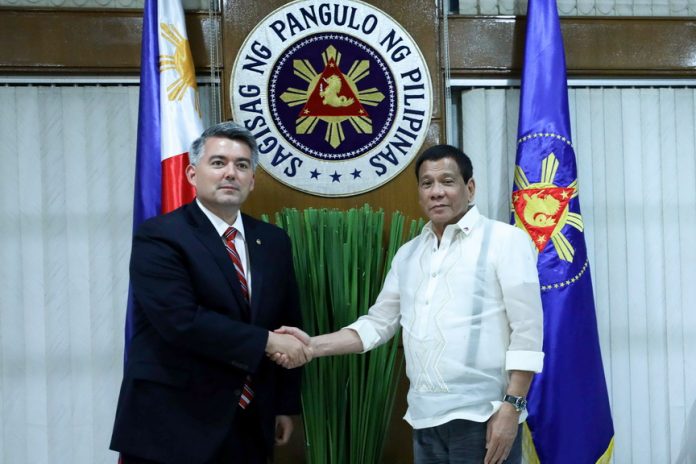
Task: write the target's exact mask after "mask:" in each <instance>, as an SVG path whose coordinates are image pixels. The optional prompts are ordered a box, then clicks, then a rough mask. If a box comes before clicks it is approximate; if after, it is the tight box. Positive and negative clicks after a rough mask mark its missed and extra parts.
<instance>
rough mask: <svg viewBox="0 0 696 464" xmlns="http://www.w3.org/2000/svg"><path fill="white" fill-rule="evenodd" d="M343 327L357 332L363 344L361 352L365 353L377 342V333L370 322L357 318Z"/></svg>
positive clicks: (378, 339)
mask: <svg viewBox="0 0 696 464" xmlns="http://www.w3.org/2000/svg"><path fill="white" fill-rule="evenodd" d="M344 329H352V330H354V331H355V332H356V333H357V334H358V337H360V341H361V342H362V345H363V350H362V351H361V353H366V352H368V351H370V350H371V349H372V348H374V347H375V346H377V345H378V344H379V341H380V338H379V334H378V333H377V331H376V330H375V329H374V327H372V324H370V323H369V322H367V321H361V320H360V319H358V320H357V321H355V322H353V323H352V324H350V325H347V326H345V327H344Z"/></svg>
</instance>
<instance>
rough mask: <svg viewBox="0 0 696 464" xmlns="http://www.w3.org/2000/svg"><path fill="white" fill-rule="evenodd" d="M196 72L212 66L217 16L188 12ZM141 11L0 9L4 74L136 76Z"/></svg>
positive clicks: (0, 53) (0, 55)
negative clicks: (212, 39) (211, 40)
mask: <svg viewBox="0 0 696 464" xmlns="http://www.w3.org/2000/svg"><path fill="white" fill-rule="evenodd" d="M186 27H187V30H188V35H189V40H190V42H191V49H192V50H191V52H192V53H193V55H194V56H195V57H196V58H197V61H196V65H197V66H196V69H197V70H199V71H201V72H203V71H205V70H207V69H209V68H210V49H211V44H210V41H209V38H210V37H211V33H213V34H212V37H215V36H216V34H217V30H219V17H218V18H213V20H212V21H211V18H210V17H209V16H208V14H207V13H204V12H187V13H186ZM141 34H142V10H130V9H81V8H79V9H53V10H50V9H0V43H2V47H0V73H2V74H51V73H56V74H100V75H119V74H121V75H123V74H139V72H140V42H141Z"/></svg>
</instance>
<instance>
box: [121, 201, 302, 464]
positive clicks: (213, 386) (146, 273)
mask: <svg viewBox="0 0 696 464" xmlns="http://www.w3.org/2000/svg"><path fill="white" fill-rule="evenodd" d="M242 220H243V222H244V231H245V239H246V242H247V247H248V250H249V260H250V262H251V276H252V277H251V287H252V301H251V311H250V313H251V321H248V320H245V316H244V312H243V310H242V309H243V308H242V305H244V304H246V302H245V300H244V297H243V296H242V293H241V288H240V285H239V280H238V279H237V276H236V273H235V270H234V266H233V264H232V261H231V260H230V258H229V256H228V254H227V251H226V250H225V247H224V244H223V242H222V239H221V238H220V236H219V235H218V234H217V232H216V231H215V228H214V227H213V225H212V224H211V223H210V221H209V220H208V218H207V217H206V216H205V215H204V213H203V212H202V211H201V209H200V208H199V207H198V205H197V204H196V202H195V201H194V202H192V203H189V204H187V205H184V206H183V207H181V208H179V209H177V210H176V211H173V212H171V213H169V214H166V215H163V216H158V217H156V218H153V219H150V220H148V221H146V222H145V223H143V224H142V226H141V227H140V228H139V230H138V231H137V233H136V234H135V236H134V238H133V249H132V252H131V264H130V273H131V285H132V291H133V296H134V300H135V307H134V312H133V317H134V326H135V329H134V335H133V339H132V341H131V344H130V347H129V350H128V355H127V363H126V366H125V372H124V378H123V383H122V385H121V393H120V396H119V401H118V408H117V411H116V420H115V425H114V431H113V436H112V439H111V448H112V449H113V450H116V451H120V452H122V453H125V454H129V455H134V456H138V457H142V458H147V459H152V460H156V461H161V462H165V463H172V464H177V463H182V464H195V463H200V462H205V461H207V460H209V459H210V458H211V456H212V455H213V454H214V453H215V452H216V450H217V449H218V448H219V447H220V445H221V443H222V442H223V440H224V438H225V436H226V434H227V433H228V431H229V429H230V424H231V422H232V419H233V416H234V414H235V413H236V412H237V411H238V406H237V403H238V401H239V397H240V395H241V389H242V386H243V384H244V380H245V378H246V376H247V374H251V376H252V379H253V380H252V381H253V390H254V400H253V401H254V402H255V403H256V405H255V407H257V408H258V411H259V416H260V419H261V425H260V427H259V433H260V434H262V436H263V439H264V442H265V443H266V445H267V447H268V449H269V454H270V451H271V450H272V446H273V433H274V423H275V416H276V415H278V414H287V415H289V414H299V412H300V409H301V408H300V371H299V369H293V370H290V371H288V370H285V369H282V368H280V367H278V366H276V365H275V364H273V363H272V362H271V361H269V360H268V359H267V358H266V357H265V355H264V352H265V347H266V342H267V339H268V331H269V330H273V329H276V328H278V327H280V326H281V325H284V324H285V325H298V324H300V323H301V320H300V311H299V303H298V293H297V284H296V282H295V273H294V270H293V265H292V255H291V247H290V240H289V238H288V236H287V234H286V233H285V232H284V231H283V230H281V229H279V228H278V227H275V226H273V225H270V224H266V223H263V222H261V221H257V220H255V219H253V218H251V217H249V216H246V215H242Z"/></svg>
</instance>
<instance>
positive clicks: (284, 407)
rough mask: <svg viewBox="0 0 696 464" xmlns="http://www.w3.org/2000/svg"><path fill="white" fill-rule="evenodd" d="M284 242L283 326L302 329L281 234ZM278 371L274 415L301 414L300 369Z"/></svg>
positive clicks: (289, 253) (288, 254) (292, 271)
mask: <svg viewBox="0 0 696 464" xmlns="http://www.w3.org/2000/svg"><path fill="white" fill-rule="evenodd" d="M283 235H284V237H285V241H286V243H287V244H286V246H285V247H284V249H285V250H286V252H285V253H284V256H285V259H284V260H283V262H284V263H286V266H287V268H288V272H287V276H288V280H287V282H286V297H285V301H286V304H287V311H286V313H285V314H284V316H283V319H284V321H283V325H287V326H291V327H300V328H302V313H301V310H300V296H299V289H298V286H297V279H296V276H295V269H294V266H293V259H292V248H291V244H290V238H289V237H288V236H287V235H286V234H283ZM275 368H276V369H277V370H278V375H277V376H276V379H277V384H276V395H275V398H276V404H275V414H276V415H295V414H300V413H301V412H302V404H301V400H300V388H301V380H302V368H297V369H284V368H282V367H280V366H275Z"/></svg>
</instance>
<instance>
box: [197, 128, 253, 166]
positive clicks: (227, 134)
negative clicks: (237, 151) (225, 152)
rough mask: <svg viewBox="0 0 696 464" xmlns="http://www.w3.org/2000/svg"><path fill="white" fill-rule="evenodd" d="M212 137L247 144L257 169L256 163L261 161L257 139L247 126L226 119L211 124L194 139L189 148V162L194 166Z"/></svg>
mask: <svg viewBox="0 0 696 464" xmlns="http://www.w3.org/2000/svg"><path fill="white" fill-rule="evenodd" d="M212 137H220V138H224V139H230V140H239V141H240V142H243V143H245V144H247V145H248V146H249V149H250V150H251V167H252V169H253V170H256V165H257V164H258V163H259V147H258V145H257V144H256V139H255V138H254V136H253V135H251V132H250V131H249V130H248V129H247V128H246V127H244V126H242V125H241V124H237V123H236V122H234V121H225V122H221V123H219V124H215V125H214V126H210V127H209V128H207V129H206V130H205V131H204V132H203V133H202V134H201V136H200V137H198V138H197V139H196V140H194V141H193V143H192V144H191V149H190V150H189V163H191V164H192V165H193V166H196V165H197V164H198V162H199V161H200V160H201V158H202V157H203V146H204V145H205V142H207V141H208V139H210V138H212Z"/></svg>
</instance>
